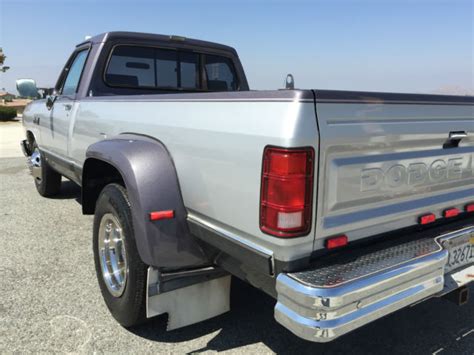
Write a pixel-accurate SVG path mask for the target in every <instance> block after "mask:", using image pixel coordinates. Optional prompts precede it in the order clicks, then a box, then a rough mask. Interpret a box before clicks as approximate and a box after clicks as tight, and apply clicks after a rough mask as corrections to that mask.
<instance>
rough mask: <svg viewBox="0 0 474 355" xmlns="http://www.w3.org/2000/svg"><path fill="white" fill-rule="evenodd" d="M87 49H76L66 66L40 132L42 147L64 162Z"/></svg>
mask: <svg viewBox="0 0 474 355" xmlns="http://www.w3.org/2000/svg"><path fill="white" fill-rule="evenodd" d="M88 52H89V48H82V49H78V50H76V51H75V52H74V54H73V55H72V56H71V59H70V60H69V61H68V64H67V65H66V67H65V69H64V72H63V75H62V83H61V84H60V86H59V90H58V95H57V97H56V99H55V101H54V104H53V106H52V107H51V115H50V122H49V125H48V124H47V127H46V129H45V130H44V131H43V132H42V139H43V143H44V144H43V146H44V148H45V149H46V150H48V151H49V152H50V153H52V154H54V155H56V156H57V158H59V160H63V161H64V162H66V161H68V160H70V159H69V158H68V137H69V134H70V132H69V131H70V129H71V128H72V124H73V122H74V120H73V119H74V116H75V112H76V111H77V109H78V101H77V100H76V94H77V90H78V88H79V82H80V79H81V75H82V71H83V69H84V65H85V63H86V59H87V55H88Z"/></svg>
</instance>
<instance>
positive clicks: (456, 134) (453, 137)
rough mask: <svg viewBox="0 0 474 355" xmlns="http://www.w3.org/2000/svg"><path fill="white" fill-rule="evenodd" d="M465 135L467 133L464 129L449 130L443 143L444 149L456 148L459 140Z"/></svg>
mask: <svg viewBox="0 0 474 355" xmlns="http://www.w3.org/2000/svg"><path fill="white" fill-rule="evenodd" d="M466 137H467V133H466V132H465V131H452V132H449V138H448V140H447V141H446V142H445V143H444V144H443V148H444V149H449V148H456V147H459V142H461V140H462V139H463V138H466Z"/></svg>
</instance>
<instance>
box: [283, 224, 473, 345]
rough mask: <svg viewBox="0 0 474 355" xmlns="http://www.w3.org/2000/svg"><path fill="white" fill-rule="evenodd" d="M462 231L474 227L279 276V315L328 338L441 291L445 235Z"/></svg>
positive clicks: (310, 336) (313, 337)
mask: <svg viewBox="0 0 474 355" xmlns="http://www.w3.org/2000/svg"><path fill="white" fill-rule="evenodd" d="M462 233H474V227H468V228H463V229H461V230H458V231H455V232H451V233H448V234H443V235H440V236H438V237H436V238H434V237H430V238H424V239H418V240H411V241H408V242H404V243H402V244H399V245H395V246H393V245H392V246H390V247H385V248H383V249H381V250H375V251H370V252H367V253H365V254H363V255H359V256H356V257H350V256H349V257H348V258H346V260H345V261H342V259H338V262H333V263H332V264H326V265H320V266H318V267H315V268H313V269H310V270H305V271H302V272H294V273H282V274H280V275H278V277H277V284H276V290H277V293H278V302H277V304H276V306H275V319H276V320H277V321H278V322H279V323H281V324H282V325H283V326H285V327H286V328H288V329H289V330H291V331H292V332H293V333H295V334H296V335H298V336H299V337H301V338H304V339H306V340H310V341H314V342H328V341H331V340H333V339H335V338H337V337H339V336H341V335H343V334H346V333H348V332H350V331H351V330H354V329H356V328H359V327H361V326H362V325H364V324H367V323H369V322H371V321H374V320H376V319H378V318H381V317H383V316H385V315H387V314H390V313H392V312H394V311H396V310H399V309H401V308H404V307H406V306H409V305H412V304H414V303H417V302H419V301H421V300H424V299H426V298H430V297H433V296H436V295H438V294H440V292H441V291H442V290H443V288H444V276H445V275H444V269H445V265H446V263H447V259H448V251H447V250H444V249H443V247H442V245H441V243H440V240H444V239H446V238H453V237H456V236H459V235H461V234H462ZM349 253H351V252H350V251H349Z"/></svg>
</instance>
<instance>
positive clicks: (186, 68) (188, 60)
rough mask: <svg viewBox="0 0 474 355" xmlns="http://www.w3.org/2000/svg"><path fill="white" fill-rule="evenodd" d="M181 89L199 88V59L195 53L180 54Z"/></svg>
mask: <svg viewBox="0 0 474 355" xmlns="http://www.w3.org/2000/svg"><path fill="white" fill-rule="evenodd" d="M179 59H180V63H181V87H182V88H183V89H197V88H199V81H198V78H199V75H198V73H199V59H198V55H197V54H196V53H191V52H181V53H180V55H179Z"/></svg>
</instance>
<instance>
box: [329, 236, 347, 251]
mask: <svg viewBox="0 0 474 355" xmlns="http://www.w3.org/2000/svg"><path fill="white" fill-rule="evenodd" d="M348 243H349V240H348V239H347V236H346V235H339V236H337V237H332V238H329V239H327V240H326V249H336V248H342V247H345V246H346V245H347V244H348Z"/></svg>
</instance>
